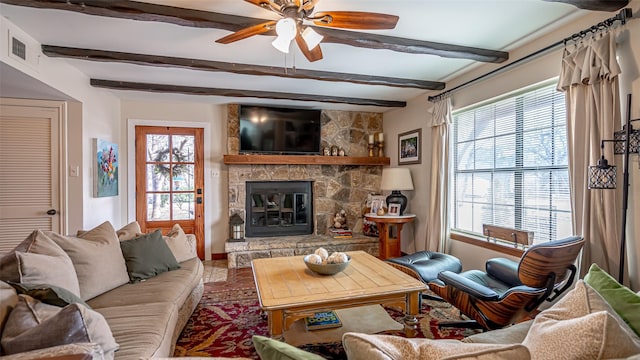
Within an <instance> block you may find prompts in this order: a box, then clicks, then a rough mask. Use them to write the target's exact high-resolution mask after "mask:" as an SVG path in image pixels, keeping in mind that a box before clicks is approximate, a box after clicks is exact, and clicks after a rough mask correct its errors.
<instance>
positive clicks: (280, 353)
mask: <svg viewBox="0 0 640 360" xmlns="http://www.w3.org/2000/svg"><path fill="white" fill-rule="evenodd" d="M252 339H253V346H254V347H255V348H256V351H257V352H258V355H260V359H262V360H324V358H323V357H322V356H319V355H316V354H312V353H310V352H306V351H304V350H300V349H298V348H297V347H294V346H291V345H289V344H287V343H284V342H282V341H278V340H274V339H271V338H268V337H264V336H260V335H253V337H252Z"/></svg>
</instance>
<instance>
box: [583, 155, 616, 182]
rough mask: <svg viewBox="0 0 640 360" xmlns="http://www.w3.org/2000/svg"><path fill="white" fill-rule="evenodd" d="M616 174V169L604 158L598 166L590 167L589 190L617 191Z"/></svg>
mask: <svg viewBox="0 0 640 360" xmlns="http://www.w3.org/2000/svg"><path fill="white" fill-rule="evenodd" d="M616 172H617V171H616V167H615V166H610V165H609V163H608V162H607V159H605V158H604V156H603V157H602V158H601V159H600V160H598V165H595V166H589V178H588V179H589V183H588V187H589V189H615V188H616Z"/></svg>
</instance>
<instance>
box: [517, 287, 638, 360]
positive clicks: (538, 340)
mask: <svg viewBox="0 0 640 360" xmlns="http://www.w3.org/2000/svg"><path fill="white" fill-rule="evenodd" d="M522 344H523V345H525V346H526V347H527V348H529V351H530V352H531V358H532V359H558V358H562V357H563V356H565V355H566V354H572V356H574V355H575V358H593V359H596V358H598V359H615V358H624V357H627V356H631V355H634V354H637V353H638V352H640V338H638V336H636V335H635V334H634V333H633V331H632V330H631V329H630V328H629V327H628V326H627V325H626V324H625V322H624V320H622V319H621V318H620V317H619V316H618V315H617V314H616V313H615V311H614V310H613V309H611V307H610V306H609V305H608V304H607V302H606V301H605V300H604V299H603V298H602V297H601V296H600V295H599V294H598V293H597V292H596V291H595V290H593V289H592V288H591V287H589V286H588V285H585V283H584V282H583V281H582V280H578V281H577V282H576V286H575V287H574V288H573V289H572V290H571V291H569V292H568V293H567V294H566V295H565V296H564V297H563V298H562V299H560V300H559V301H558V302H557V303H556V304H554V305H553V306H552V307H550V308H549V309H546V310H544V311H542V312H541V313H540V314H538V316H536V318H535V319H534V322H533V324H532V325H531V328H530V329H529V332H528V333H527V336H526V338H525V339H524V341H523V342H522Z"/></svg>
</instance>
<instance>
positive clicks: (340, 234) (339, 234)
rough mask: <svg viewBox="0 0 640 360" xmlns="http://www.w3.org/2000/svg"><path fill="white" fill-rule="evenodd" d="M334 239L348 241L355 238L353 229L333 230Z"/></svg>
mask: <svg viewBox="0 0 640 360" xmlns="http://www.w3.org/2000/svg"><path fill="white" fill-rule="evenodd" d="M331 234H332V235H333V238H334V239H348V238H351V237H353V232H352V231H351V229H331Z"/></svg>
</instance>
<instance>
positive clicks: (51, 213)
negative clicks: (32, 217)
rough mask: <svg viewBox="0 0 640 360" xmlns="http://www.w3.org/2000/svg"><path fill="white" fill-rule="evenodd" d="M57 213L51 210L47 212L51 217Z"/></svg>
mask: <svg viewBox="0 0 640 360" xmlns="http://www.w3.org/2000/svg"><path fill="white" fill-rule="evenodd" d="M57 213H58V212H57V211H56V210H55V209H50V210H48V211H47V215H51V216H53V215H55V214H57Z"/></svg>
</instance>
